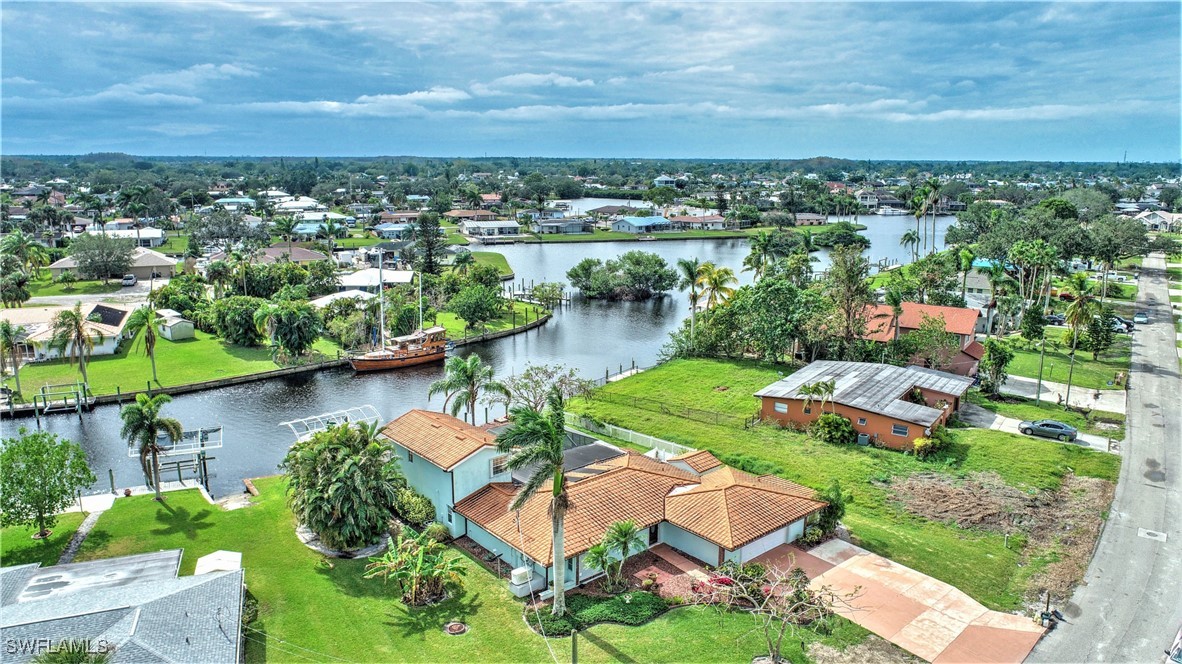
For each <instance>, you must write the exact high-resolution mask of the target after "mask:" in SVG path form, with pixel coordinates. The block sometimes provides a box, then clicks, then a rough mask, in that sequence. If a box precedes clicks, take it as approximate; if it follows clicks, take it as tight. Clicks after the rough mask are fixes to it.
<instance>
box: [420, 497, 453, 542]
mask: <svg viewBox="0 0 1182 664" xmlns="http://www.w3.org/2000/svg"><path fill="white" fill-rule="evenodd" d="M424 500H425V499H424ZM423 532H425V533H427V537H430V538H431V539H433V540H435V541H436V542H439V543H441V544H442V543H444V542H447V541H448V540H450V539H451V531H450V530H448V529H447V526H446V525H444V524H442V523H439V522H438V521H436V522H434V523H432V524H430V525H428V526H427V529H426V530H424V531H423Z"/></svg>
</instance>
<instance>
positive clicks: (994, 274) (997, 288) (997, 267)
mask: <svg viewBox="0 0 1182 664" xmlns="http://www.w3.org/2000/svg"><path fill="white" fill-rule="evenodd" d="M985 277H986V278H987V279H988V280H989V316H988V317H987V319H986V321H985V338H986V339H988V338H989V337H990V335H992V334H993V312H994V310H996V309H997V298H998V295H999V294H1000V293H1001V292H1002V291H1003V290H1005V288H1006V287H1007V286H1008V285H1009V284H1010V282H1012V281H1013V279H1012V278H1011V277H1010V275H1009V273H1007V272H1006V268H1005V265H1004V264H1003V263H1002V262H1001V261H992V262H990V263H989V267H987V268H985Z"/></svg>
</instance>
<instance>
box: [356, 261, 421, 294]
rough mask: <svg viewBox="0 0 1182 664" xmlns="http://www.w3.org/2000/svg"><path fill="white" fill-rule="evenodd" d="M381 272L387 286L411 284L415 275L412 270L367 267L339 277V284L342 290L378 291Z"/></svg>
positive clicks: (382, 279)
mask: <svg viewBox="0 0 1182 664" xmlns="http://www.w3.org/2000/svg"><path fill="white" fill-rule="evenodd" d="M379 272H380V273H381V281H382V283H383V284H385V285H386V287H387V288H389V287H390V286H397V285H399V284H409V283H411V282H412V281H413V280H414V276H415V273H414V272H412V271H410V270H378V268H376V267H367V268H365V269H364V270H358V271H356V272H351V273H349V274H343V275H341V276H339V277H337V286H338V288H339V289H340V291H341V292H344V291H353V290H361V291H366V292H369V293H377V292H378V273H379Z"/></svg>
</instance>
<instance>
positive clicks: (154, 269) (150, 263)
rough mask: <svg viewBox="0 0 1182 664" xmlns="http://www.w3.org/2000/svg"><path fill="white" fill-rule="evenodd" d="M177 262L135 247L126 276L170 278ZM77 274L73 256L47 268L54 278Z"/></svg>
mask: <svg viewBox="0 0 1182 664" xmlns="http://www.w3.org/2000/svg"><path fill="white" fill-rule="evenodd" d="M176 265H177V262H176V261H175V260H173V259H171V258H169V257H168V256H165V255H164V254H162V253H160V252H159V251H152V250H151V249H147V248H144V247H136V248H135V249H133V250H132V252H131V267H130V268H129V269H128V270H127V274H134V275H135V276H136V278H137V279H139V280H141V281H147V280H149V279H151V278H152V277H153V276H155V277H165V278H168V277H171V276H172V275H173V273H174V272H176ZM67 271H69V272H73V273H75V274H77V273H78V262H77V261H75V260H74V257H73V256H66V257H65V258H63V259H61V260H59V261H56V262H54V263H52V264H50V266H49V273H50V274H52V275H53V276H54V277H59V276H61V274H62V272H67ZM110 276H111V277H112V278H115V279H118V278H119V277H122V276H123V275H122V274H112V275H110Z"/></svg>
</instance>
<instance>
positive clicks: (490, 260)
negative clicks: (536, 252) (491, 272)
mask: <svg viewBox="0 0 1182 664" xmlns="http://www.w3.org/2000/svg"><path fill="white" fill-rule="evenodd" d="M472 258H474V259H475V260H476V264H477V265H491V266H493V267H495V268H497V272H499V273H500V274H501V276H502V277H508V276H512V275H513V268H512V267H510V266H509V260H508V259H506V258H505V255H504V254H499V253H497V252H495V251H473V252H472Z"/></svg>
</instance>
